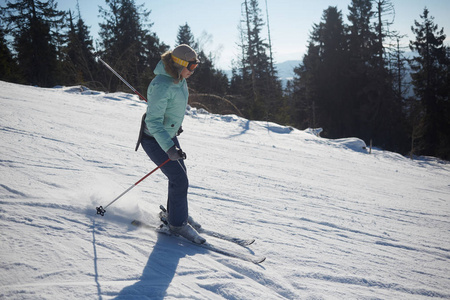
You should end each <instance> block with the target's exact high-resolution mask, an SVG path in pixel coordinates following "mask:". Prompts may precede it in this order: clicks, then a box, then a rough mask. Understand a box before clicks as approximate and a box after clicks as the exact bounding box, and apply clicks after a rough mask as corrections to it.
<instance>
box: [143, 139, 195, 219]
mask: <svg viewBox="0 0 450 300" xmlns="http://www.w3.org/2000/svg"><path fill="white" fill-rule="evenodd" d="M172 140H173V142H174V143H175V145H177V147H178V148H180V144H179V142H178V139H177V138H176V137H174V138H173V139H172ZM141 145H142V148H144V150H145V152H146V153H147V155H148V156H149V157H150V159H151V160H152V161H153V162H154V163H155V164H156V165H158V166H159V165H160V164H162V163H163V162H165V161H166V160H167V159H168V158H169V157H168V155H167V153H166V152H164V150H163V149H161V147H160V146H159V144H158V142H157V141H156V140H155V139H154V138H153V137H149V136H147V135H144V136H143V137H142V140H141ZM180 164H181V166H180ZM185 170H186V167H185V165H184V162H183V160H179V161H169V162H168V163H167V164H165V165H164V166H162V167H161V171H162V172H163V173H164V175H166V177H167V178H168V179H169V191H168V199H167V210H168V217H169V223H170V225H172V226H182V225H184V224H186V223H187V219H188V201H187V193H188V187H189V180H188V177H187V174H186V172H185Z"/></svg>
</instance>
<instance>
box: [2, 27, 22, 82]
mask: <svg viewBox="0 0 450 300" xmlns="http://www.w3.org/2000/svg"><path fill="white" fill-rule="evenodd" d="M18 72H19V70H18V68H17V63H16V61H15V60H14V57H13V55H12V53H11V51H10V50H9V47H8V44H7V41H6V37H5V31H4V29H3V26H2V23H1V19H0V80H5V81H10V82H19V80H20V74H19V73H18Z"/></svg>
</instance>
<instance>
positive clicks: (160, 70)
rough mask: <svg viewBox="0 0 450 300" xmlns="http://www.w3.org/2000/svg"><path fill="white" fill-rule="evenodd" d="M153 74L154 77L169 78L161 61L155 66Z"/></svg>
mask: <svg viewBox="0 0 450 300" xmlns="http://www.w3.org/2000/svg"><path fill="white" fill-rule="evenodd" d="M153 73H155V75H165V76H169V77H172V76H170V75H169V73H167V71H166V69H165V68H164V63H163V62H162V60H160V61H159V63H158V64H157V65H156V68H155V70H154V71H153Z"/></svg>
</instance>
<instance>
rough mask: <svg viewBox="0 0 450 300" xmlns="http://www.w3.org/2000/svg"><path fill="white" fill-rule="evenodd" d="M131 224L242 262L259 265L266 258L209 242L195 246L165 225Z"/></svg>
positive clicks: (135, 221) (138, 222) (134, 221)
mask: <svg viewBox="0 0 450 300" xmlns="http://www.w3.org/2000/svg"><path fill="white" fill-rule="evenodd" d="M131 224H132V225H134V226H136V227H140V228H145V229H151V230H155V231H156V232H158V233H162V234H165V235H168V236H173V237H176V238H179V239H182V240H183V241H186V242H188V243H189V244H192V245H195V246H198V247H201V248H204V249H207V250H210V251H213V252H216V253H219V254H222V255H225V256H228V257H232V258H237V259H240V260H243V261H247V262H252V263H254V264H260V263H262V262H263V261H265V260H266V258H265V257H264V256H260V257H258V256H255V255H251V254H246V253H240V252H237V251H233V250H230V249H224V248H221V247H218V246H215V245H213V244H211V243H209V242H206V243H204V244H197V243H194V242H191V241H189V240H187V239H185V238H183V237H180V236H178V235H176V234H174V233H172V232H171V231H170V230H169V228H168V227H167V226H166V225H164V224H161V225H160V226H159V227H158V226H157V227H155V226H152V225H149V224H147V223H144V222H141V221H139V220H133V221H132V222H131Z"/></svg>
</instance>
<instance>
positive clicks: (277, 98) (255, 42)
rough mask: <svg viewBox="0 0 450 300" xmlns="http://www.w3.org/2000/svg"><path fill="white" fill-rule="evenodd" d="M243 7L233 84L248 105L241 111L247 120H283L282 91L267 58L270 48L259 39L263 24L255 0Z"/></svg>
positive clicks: (246, 2)
mask: <svg viewBox="0 0 450 300" xmlns="http://www.w3.org/2000/svg"><path fill="white" fill-rule="evenodd" d="M243 4H244V5H243V9H244V12H243V15H244V23H245V26H244V27H243V28H241V35H242V43H241V45H240V46H241V49H242V58H241V65H240V66H239V73H237V72H235V73H234V74H235V75H234V76H239V77H240V78H236V79H235V80H232V83H233V84H234V83H238V82H240V84H241V85H242V86H241V87H239V89H240V90H241V91H242V92H243V93H244V95H243V97H244V98H245V100H246V102H247V103H246V108H245V109H244V111H246V112H247V114H248V117H249V118H252V119H260V120H271V121H276V119H277V118H284V116H283V113H282V112H283V110H282V109H281V107H283V98H282V88H281V83H280V81H279V80H278V78H277V76H276V70H274V69H273V68H272V65H271V61H270V57H269V56H268V54H267V51H268V49H269V45H268V44H267V43H266V41H265V40H264V39H263V38H262V37H261V32H262V29H263V26H264V25H265V24H264V22H263V20H262V18H261V16H260V15H261V10H260V8H259V5H258V1H257V0H249V1H247V0H246V1H245V2H244V3H243Z"/></svg>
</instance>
